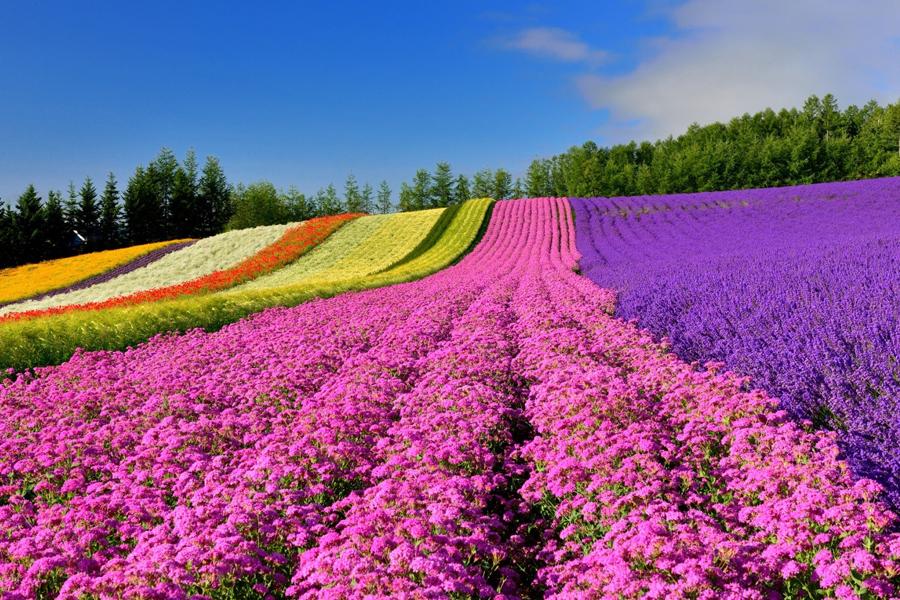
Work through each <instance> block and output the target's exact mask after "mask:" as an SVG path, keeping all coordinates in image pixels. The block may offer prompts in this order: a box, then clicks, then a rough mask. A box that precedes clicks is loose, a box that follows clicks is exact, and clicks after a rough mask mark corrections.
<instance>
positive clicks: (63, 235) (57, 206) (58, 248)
mask: <svg viewBox="0 0 900 600" xmlns="http://www.w3.org/2000/svg"><path fill="white" fill-rule="evenodd" d="M69 235H70V230H69V227H68V226H67V224H66V215H65V212H64V211H63V204H62V193H60V192H58V191H53V190H51V191H50V192H48V193H47V204H45V205H44V239H45V240H46V248H47V253H46V255H47V258H59V257H61V256H64V255H66V254H68V252H69Z"/></svg>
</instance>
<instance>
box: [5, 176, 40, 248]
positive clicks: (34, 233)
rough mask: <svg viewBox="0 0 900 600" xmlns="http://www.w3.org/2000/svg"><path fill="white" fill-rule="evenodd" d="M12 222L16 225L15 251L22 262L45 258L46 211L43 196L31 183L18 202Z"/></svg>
mask: <svg viewBox="0 0 900 600" xmlns="http://www.w3.org/2000/svg"><path fill="white" fill-rule="evenodd" d="M12 222H13V224H14V226H15V232H16V237H15V240H16V242H15V251H16V253H17V254H18V256H19V257H20V260H22V262H37V261H39V260H41V258H43V254H44V248H43V243H42V242H43V236H44V211H43V207H42V206H41V198H40V196H38V195H37V191H36V190H35V189H34V186H33V185H29V186H28V187H27V188H26V189H25V192H24V193H23V194H22V195H21V196H19V200H18V202H16V211H15V213H14V214H13V219H12Z"/></svg>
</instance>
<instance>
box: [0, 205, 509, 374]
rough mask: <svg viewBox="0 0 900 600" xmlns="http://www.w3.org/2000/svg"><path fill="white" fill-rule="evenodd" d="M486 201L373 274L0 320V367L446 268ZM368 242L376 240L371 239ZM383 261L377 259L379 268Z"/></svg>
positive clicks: (465, 245)
mask: <svg viewBox="0 0 900 600" xmlns="http://www.w3.org/2000/svg"><path fill="white" fill-rule="evenodd" d="M491 203H492V201H491V200H488V199H481V200H470V201H468V202H466V203H464V204H463V205H461V206H458V207H453V208H451V209H446V211H445V212H444V213H442V214H444V215H446V217H447V218H444V219H441V218H438V219H437V220H436V221H435V222H434V224H433V225H432V227H431V229H430V230H429V229H427V228H425V227H423V229H422V230H421V231H419V233H418V235H417V237H418V239H420V240H421V241H420V243H419V244H417V245H416V246H415V247H413V248H412V249H411V250H410V253H409V255H408V256H407V257H397V256H395V255H391V257H392V258H395V259H398V260H396V261H395V262H396V265H395V266H390V265H388V268H387V269H385V270H383V271H381V272H379V273H376V274H364V275H358V274H357V275H353V276H347V277H333V278H330V279H325V280H313V281H306V282H304V281H301V282H300V283H293V284H287V285H281V286H278V287H272V288H262V289H247V290H239V291H236V290H225V291H221V292H217V293H212V294H201V295H197V296H191V297H185V298H179V299H173V300H165V301H161V302H151V303H143V304H138V305H134V306H125V307H119V308H107V309H104V310H98V311H90V312H84V311H76V312H72V313H62V314H53V315H49V316H45V317H40V318H35V319H27V320H21V321H8V322H3V323H0V365H2V367H4V368H5V367H13V368H19V369H21V368H27V367H33V366H39V365H48V364H57V363H59V362H62V361H64V360H66V359H68V358H69V357H70V356H71V355H72V353H73V352H74V351H75V349H76V348H82V349H86V350H95V349H110V350H112V349H123V348H125V347H127V346H129V345H133V344H136V343H140V342H142V341H145V340H146V339H148V338H149V337H151V336H153V335H155V334H158V333H164V332H168V331H185V330H187V329H191V328H194V327H201V328H204V329H218V328H220V327H222V326H223V325H225V324H228V323H232V322H234V321H236V320H238V319H241V318H243V317H245V316H247V315H249V314H251V313H254V312H257V311H259V310H262V309H264V308H268V307H271V306H294V305H296V304H299V303H301V302H305V301H306V300H309V299H311V298H315V297H321V296H332V295H335V294H339V293H341V292H345V291H350V290H360V289H366V288H370V287H378V286H384V285H390V284H394V283H400V282H403V281H410V280H412V279H417V278H420V277H424V276H425V275H428V274H430V273H433V272H435V271H437V270H439V269H442V268H444V267H446V266H448V265H449V264H451V263H452V262H453V261H455V260H457V259H458V258H459V257H460V256H461V255H463V254H464V253H465V252H466V251H467V250H468V249H469V248H470V247H471V245H472V244H473V243H474V241H475V240H476V238H477V237H478V234H479V232H480V231H481V228H482V225H483V223H484V222H485V219H486V217H487V215H488V213H489V209H490V206H491ZM448 211H449V212H448ZM398 216H401V215H398ZM403 218H404V219H405V218H407V217H403ZM410 218H412V217H410ZM420 224H421V223H420ZM373 241H375V242H378V239H374V240H373ZM426 242H427V243H426ZM423 243H426V244H425V246H423ZM410 246H412V244H411V243H406V244H405V246H404V247H410ZM370 252H371V253H372V254H373V255H374V254H375V253H377V252H380V249H379V248H375V247H370ZM407 258H408V259H409V260H407ZM386 263H387V261H386V260H384V261H381V262H379V265H384V264H386Z"/></svg>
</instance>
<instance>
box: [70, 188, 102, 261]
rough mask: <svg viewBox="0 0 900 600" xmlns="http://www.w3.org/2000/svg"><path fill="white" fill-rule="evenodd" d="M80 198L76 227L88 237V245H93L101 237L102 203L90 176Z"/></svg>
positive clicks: (83, 235)
mask: <svg viewBox="0 0 900 600" xmlns="http://www.w3.org/2000/svg"><path fill="white" fill-rule="evenodd" d="M79 198H80V200H79V202H78V212H77V213H76V214H75V227H76V229H78V232H79V233H80V234H81V236H82V237H84V238H86V239H87V241H88V243H87V246H88V247H93V246H96V245H97V242H98V240H99V237H100V205H99V204H98V203H97V189H96V188H95V187H94V182H93V181H91V178H90V177H87V178H85V180H84V183H83V184H82V186H81V192H80V193H79Z"/></svg>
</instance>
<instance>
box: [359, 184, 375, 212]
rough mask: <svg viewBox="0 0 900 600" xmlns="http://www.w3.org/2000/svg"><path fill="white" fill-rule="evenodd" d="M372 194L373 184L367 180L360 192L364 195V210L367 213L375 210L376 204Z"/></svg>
mask: <svg viewBox="0 0 900 600" xmlns="http://www.w3.org/2000/svg"><path fill="white" fill-rule="evenodd" d="M372 194H373V192H372V186H371V185H369V182H368V181H367V182H366V184H365V185H364V186H363V188H362V192H360V196H361V197H362V210H363V212H365V213H371V212H372V210H374V207H375V205H374V200H373V198H372Z"/></svg>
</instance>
